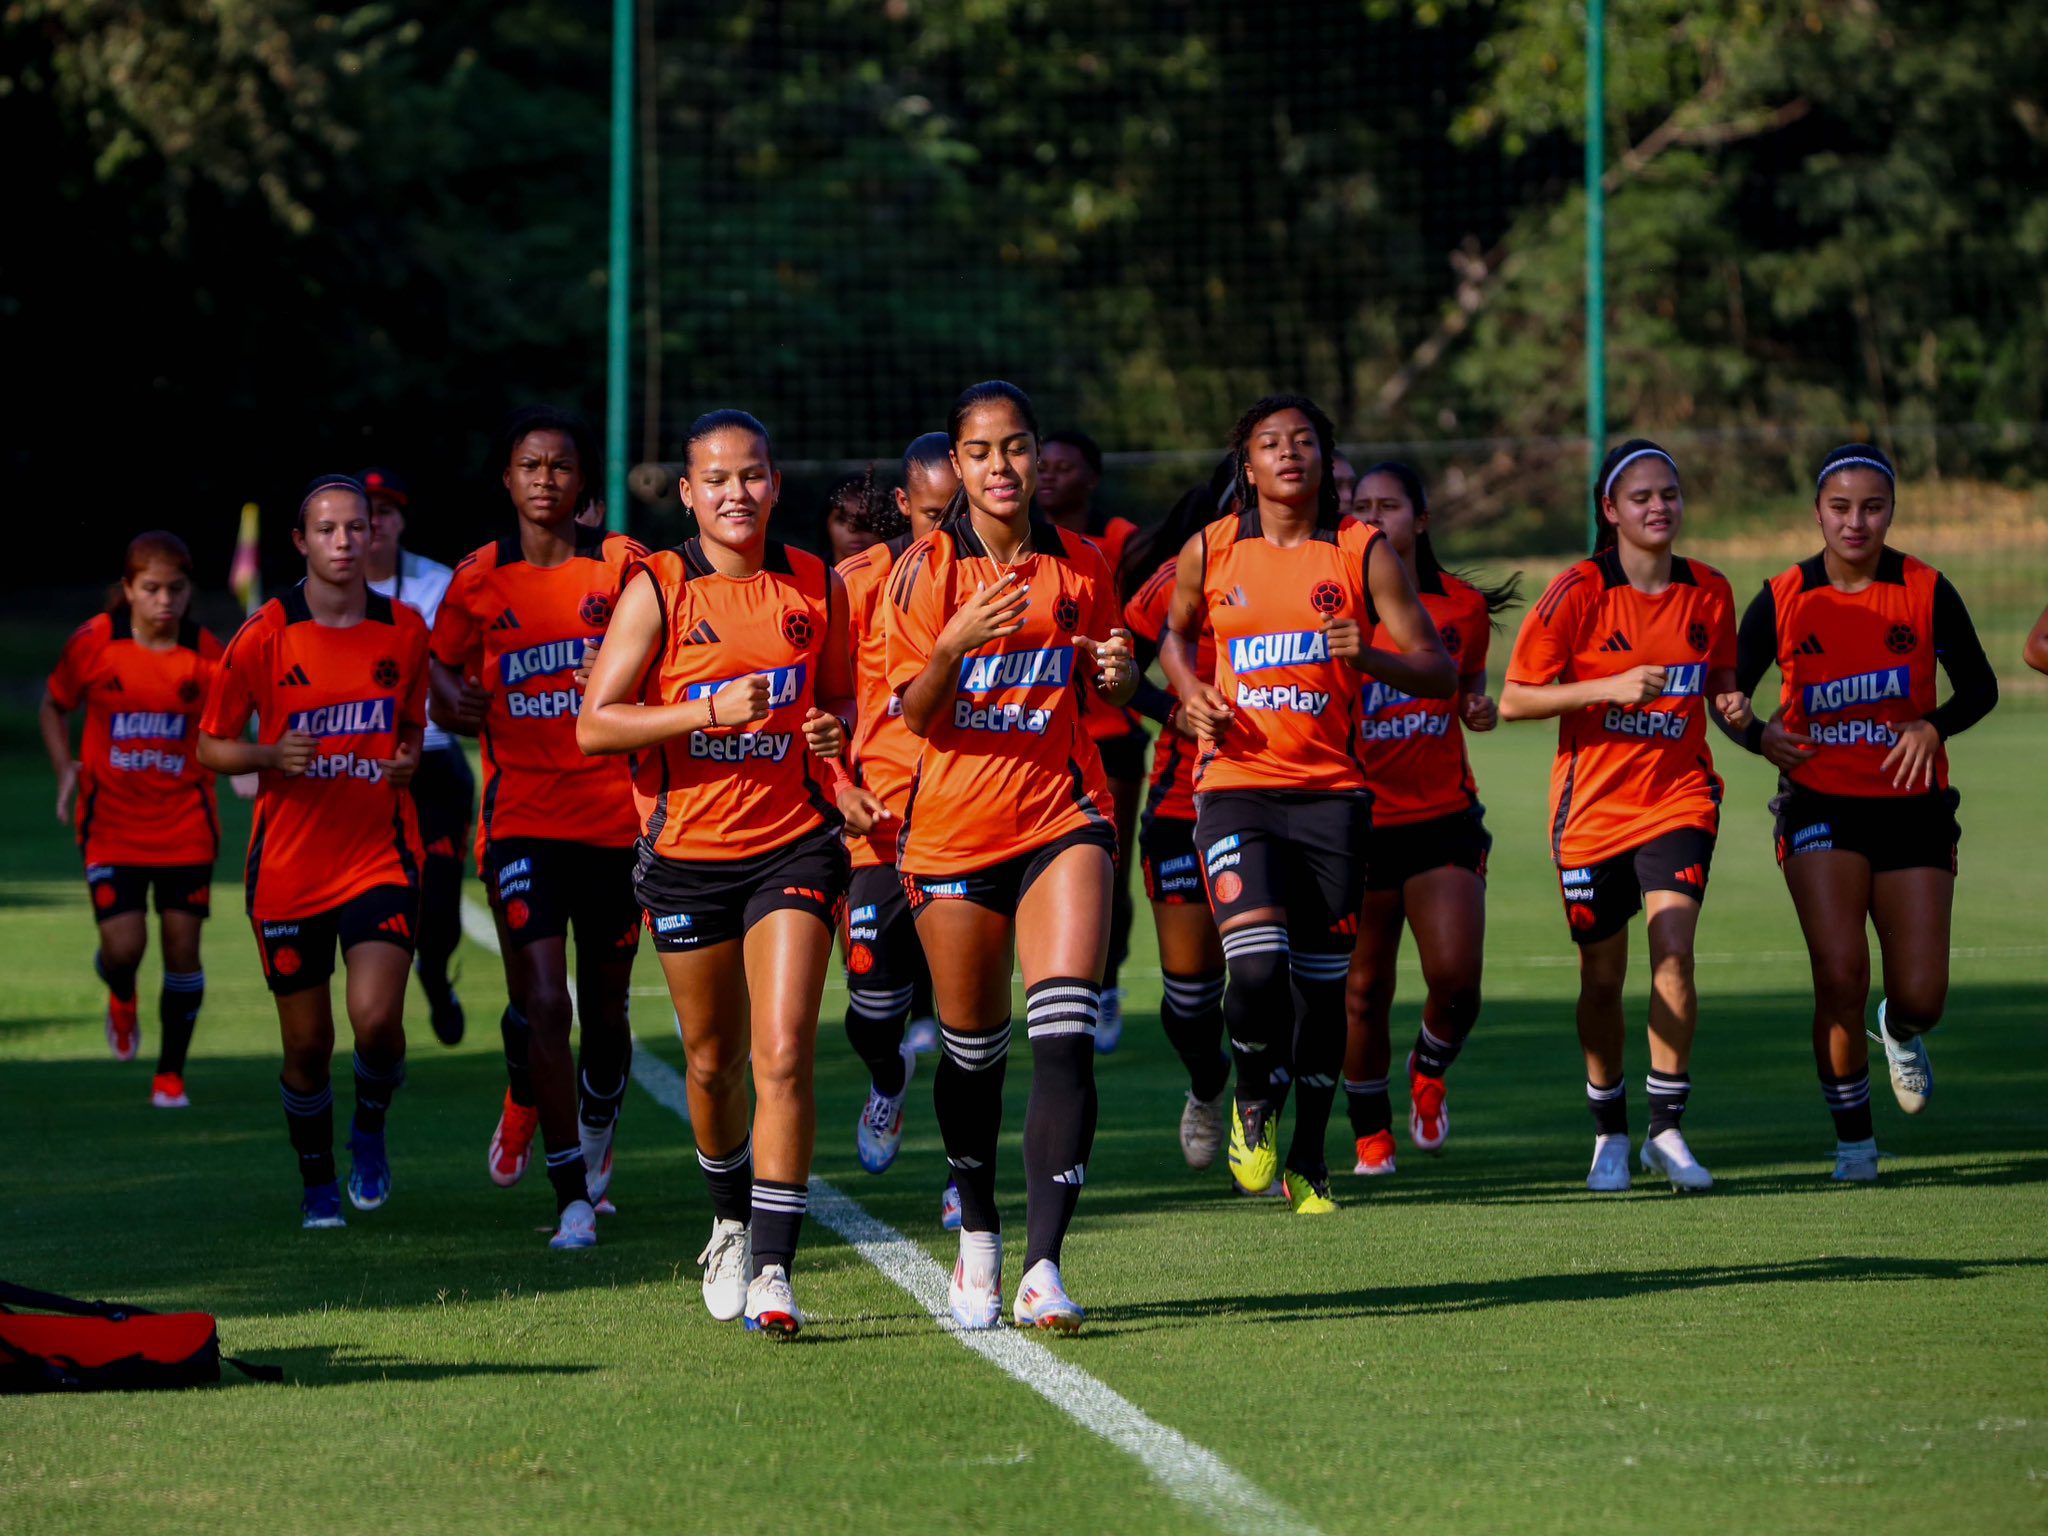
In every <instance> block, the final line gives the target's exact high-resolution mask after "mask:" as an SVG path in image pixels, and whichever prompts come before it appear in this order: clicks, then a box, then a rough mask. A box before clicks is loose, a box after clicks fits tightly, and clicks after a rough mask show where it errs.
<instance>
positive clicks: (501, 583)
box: [432, 407, 647, 1248]
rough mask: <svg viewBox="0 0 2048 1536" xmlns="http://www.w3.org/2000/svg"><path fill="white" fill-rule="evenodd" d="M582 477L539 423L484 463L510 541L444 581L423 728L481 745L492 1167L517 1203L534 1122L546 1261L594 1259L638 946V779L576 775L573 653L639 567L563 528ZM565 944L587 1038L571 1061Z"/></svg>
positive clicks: (579, 461)
mask: <svg viewBox="0 0 2048 1536" xmlns="http://www.w3.org/2000/svg"><path fill="white" fill-rule="evenodd" d="M595 462H596V459H595V457H594V450H593V445H592V443H591V442H590V435H589V429H588V428H587V427H585V426H584V424H583V422H582V420H581V418H579V417H575V416H571V415H569V414H568V413H566V412H562V411H555V410H551V409H548V408H546V407H529V408H528V409H526V410H522V411H520V412H518V413H517V414H516V415H514V416H513V418H512V419H511V421H510V423H509V424H508V425H507V427H506V429H505V431H504V433H503V435H502V436H501V438H500V441H499V457H498V463H499V466H500V469H501V472H502V477H503V480H504V484H505V489H506V490H507V491H508V492H509V493H510V494H511V497H512V507H513V511H514V512H515V513H516V514H517V517H518V525H517V527H516V529H515V531H513V532H512V533H509V534H507V535H506V536H505V537H504V538H502V539H499V540H498V541H497V542H495V543H492V544H486V545H484V547H483V548H481V549H479V550H477V551H475V552H474V553H473V554H471V555H469V556H468V557H467V558H466V559H464V560H463V562H462V563H461V564H460V565H459V566H457V567H456V569H455V577H454V580H453V581H451V582H450V583H449V587H448V595H447V596H446V597H445V598H444V599H443V600H442V602H441V609H440V613H439V615H438V616H437V618H436V619H435V622H434V645H433V662H432V675H433V687H434V713H435V714H436V716H438V717H439V718H440V719H441V720H442V721H444V722H445V723H446V724H447V725H448V726H449V727H450V729H452V730H456V731H461V732H463V733H465V734H475V735H477V736H478V737H479V738H480V739H481V741H482V744H483V761H484V800H483V814H482V816H481V817H479V818H478V821H477V847H476V867H477V873H478V875H479V876H480V877H481V878H482V880H483V881H484V887H485V889H486V890H487V891H488V892H489V894H490V900H491V912H492V916H493V917H494V918H495V920H496V922H497V928H498V947H499V952H500V954H501V955H502V956H503V958H504V963H505V990H506V995H507V998H508V1003H507V1006H506V1009H505V1015H504V1018H503V1020H502V1021H501V1033H502V1035H503V1038H504V1042H505V1060H506V1065H507V1071H508V1076H509V1077H510V1079H511V1081H510V1084H509V1086H508V1087H507V1089H506V1091H505V1105H504V1109H503V1110H502V1111H501V1113H500V1115H499V1119H498V1127H497V1130H496V1132H495V1133H494V1134H493V1135H492V1137H491V1145H490V1150H489V1154H488V1166H489V1169H490V1175H491V1178H492V1180H493V1181H494V1182H496V1183H498V1184H499V1185H502V1186H508V1187H509V1186H510V1185H513V1184H516V1183H518V1182H519V1179H520V1177H521V1176H522V1175H523V1174H524V1173H525V1172H526V1166H527V1163H528V1161H529V1159H530V1157H531V1151H530V1148H531V1146H532V1142H533V1130H534V1125H535V1122H536V1119H537V1120H538V1122H539V1126H540V1134H541V1144H542V1146H543V1147H544V1148H545V1150H546V1154H547V1169H548V1183H549V1184H550V1185H551V1186H552V1187H553V1190H554V1196H555V1215H556V1230H555V1234H554V1236H553V1237H552V1238H550V1239H549V1242H548V1246H549V1247H551V1248H588V1247H590V1246H591V1245H592V1244H593V1243H595V1242H596V1241H597V1212H596V1207H597V1206H598V1205H599V1204H601V1203H602V1202H603V1201H604V1198H605V1192H606V1189H607V1187H608V1186H609V1185H610V1183H611V1170H612V1137H613V1132H614V1130H615V1129H616V1127H617V1124H618V1117H619V1108H620V1105H621V1104H622V1103H623V1102H624V1100H625V1096H626V1070H627V1066H628V1063H629V1062H630V1061H631V1058H632V1048H633V1037H632V1032H631V1028H630V1026H629V1025H628V1023H627V1020H626V1007H627V1000H628V995H629V993H630V991H631V988H632V981H633V957H634V955H635V954H636V953H638V951H639V945H640V907H639V902H638V900H637V898H636V897H635V896H634V894H633V842H634V838H635V837H636V836H637V833H638V824H637V818H636V817H635V815H634V809H633V789H632V776H631V774H630V772H629V771H628V769H627V767H626V764H625V763H624V762H623V761H621V760H619V759H617V758H590V757H585V756H584V755H583V751H582V749H581V748H580V747H578V746H577V744H576V718H577V712H578V711H579V710H580V709H581V708H582V704H583V691H582V689H581V687H580V686H579V685H578V682H577V673H578V672H579V671H580V670H581V669H582V667H583V665H584V647H585V645H586V644H588V643H589V642H592V641H595V640H598V639H600V638H602V636H603V635H604V633H605V624H606V622H607V621H608V620H609V619H610V618H611V612H612V605H613V603H614V602H615V601H616V600H617V598H618V594H619V585H620V582H621V581H622V580H623V578H624V576H625V573H626V571H627V569H628V567H629V566H630V565H631V564H632V563H633V562H634V561H637V560H639V559H640V558H641V557H642V556H644V555H645V554H646V553H647V552H646V550H645V549H643V548H642V547H641V546H640V545H639V544H637V543H635V542H634V541H633V540H631V539H629V538H627V537H626V536H625V535H623V534H607V533H605V532H604V530H603V529H601V528H586V527H585V526H583V525H582V524H581V523H579V522H577V521H576V520H575V514H576V509H577V507H578V506H580V505H581V504H582V500H583V485H584V466H586V465H588V464H593V463H595ZM572 927H573V928H574V929H575V932H576V1002H577V1007H576V1009H575V1013H574V1017H575V1018H576V1019H577V1021H579V1022H580V1024H581V1026H582V1031H583V1038H582V1049H581V1052H580V1054H579V1055H573V1056H572V1055H571V1053H570V1049H569V1026H570V1021H571V1017H572V1014H571V1010H570V1007H569V931H570V929H571V928H572ZM579 1087H580V1089H581V1093H580V1106H579V1093H578V1089H579Z"/></svg>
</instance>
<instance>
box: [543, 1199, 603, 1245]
mask: <svg viewBox="0 0 2048 1536" xmlns="http://www.w3.org/2000/svg"><path fill="white" fill-rule="evenodd" d="M548 1246H549V1247H550V1248H554V1249H557V1250H560V1249H564V1248H595V1247H596V1246H597V1212H596V1211H595V1210H594V1209H592V1207H591V1204H590V1202H589V1201H588V1200H571V1201H570V1202H569V1203H568V1204H567V1205H566V1206H564V1207H563V1208H562V1214H561V1216H560V1218H559V1220H558V1222H557V1224H556V1227H555V1235H554V1236H553V1237H551V1238H549V1239H548Z"/></svg>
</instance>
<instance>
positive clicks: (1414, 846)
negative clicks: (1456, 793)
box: [1365, 805, 1493, 891]
mask: <svg viewBox="0 0 2048 1536" xmlns="http://www.w3.org/2000/svg"><path fill="white" fill-rule="evenodd" d="M1492 851H1493V834H1492V833H1491V832H1489V831H1487V830H1486V807H1485V806H1483V805H1475V806H1473V807H1472V809H1471V810H1469V811H1454V812H1453V813H1452V814H1450V815H1449V816H1438V817H1436V818H1434V819H1433V820H1430V821H1411V822H1409V823H1407V824H1406V825H1405V826H1399V827H1374V828H1373V829H1372V837H1371V840H1370V841H1369V842H1368V843H1367V845H1366V854H1365V888H1366V889H1367V890H1368V891H1398V890H1399V889H1401V887H1402V886H1404V885H1406V884H1407V883H1408V882H1409V881H1410V880H1412V879H1414V878H1415V877H1416V876H1417V875H1426V874H1428V873H1429V872H1430V871H1431V870H1432V869H1442V868H1444V867H1445V866H1447V865H1448V866H1449V867H1451V868H1453V869H1469V870H1471V871H1472V873H1473V874H1475V875H1477V876H1478V877H1479V878H1480V879H1482V880H1484V879H1485V878H1486V856H1487V855H1488V854H1489V853H1491V852H1492Z"/></svg>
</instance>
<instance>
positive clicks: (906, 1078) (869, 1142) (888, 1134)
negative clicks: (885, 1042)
mask: <svg viewBox="0 0 2048 1536" xmlns="http://www.w3.org/2000/svg"><path fill="white" fill-rule="evenodd" d="M902 1050H903V1086H902V1087H901V1088H900V1089H898V1090H897V1091H896V1092H895V1093H893V1094H885V1093H882V1092H881V1091H880V1090H878V1089H877V1088H876V1087H875V1085H874V1084H873V1083H869V1084H868V1101H867V1103H866V1104H864V1105H862V1106H861V1111H860V1119H858V1120H857V1121H855V1122H854V1127H853V1150H854V1153H855V1155H856V1156H858V1157H859V1158H860V1165H861V1167H863V1168H865V1169H866V1170H867V1171H868V1172H869V1173H884V1172H886V1171H887V1170H888V1167H889V1165H890V1164H891V1163H893V1162H895V1161H896V1153H897V1151H898V1150H899V1149H900V1148H901V1147H902V1145H903V1102H904V1100H905V1099H907V1098H908V1097H909V1096H910V1079H911V1077H912V1075H913V1074H914V1073H915V1072H916V1070H917V1052H915V1051H913V1050H912V1049H911V1048H910V1042H909V1041H907V1040H906V1041H905V1042H904V1043H903V1048H902Z"/></svg>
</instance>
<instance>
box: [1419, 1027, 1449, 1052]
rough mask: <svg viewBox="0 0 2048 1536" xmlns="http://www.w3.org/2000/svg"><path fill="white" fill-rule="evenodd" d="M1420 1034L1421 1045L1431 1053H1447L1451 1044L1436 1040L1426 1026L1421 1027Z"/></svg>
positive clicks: (1446, 1041)
mask: <svg viewBox="0 0 2048 1536" xmlns="http://www.w3.org/2000/svg"><path fill="white" fill-rule="evenodd" d="M1420 1034H1421V1035H1422V1043H1423V1044H1424V1045H1426V1046H1428V1047H1429V1048H1430V1049H1431V1050H1432V1051H1448V1050H1449V1049H1450V1048H1451V1042H1450V1041H1448V1040H1439V1039H1437V1037H1436V1035H1435V1034H1434V1033H1433V1032H1432V1031H1431V1029H1430V1027H1429V1026H1428V1025H1427V1024H1424V1025H1423V1026H1422V1027H1421V1030H1420Z"/></svg>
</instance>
